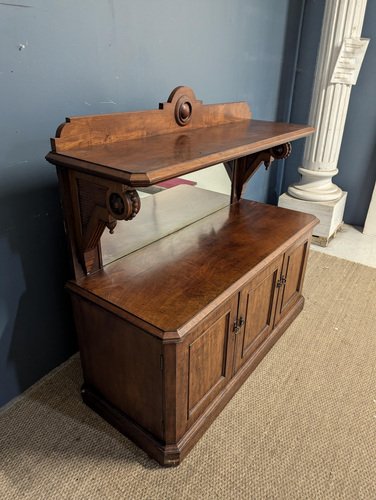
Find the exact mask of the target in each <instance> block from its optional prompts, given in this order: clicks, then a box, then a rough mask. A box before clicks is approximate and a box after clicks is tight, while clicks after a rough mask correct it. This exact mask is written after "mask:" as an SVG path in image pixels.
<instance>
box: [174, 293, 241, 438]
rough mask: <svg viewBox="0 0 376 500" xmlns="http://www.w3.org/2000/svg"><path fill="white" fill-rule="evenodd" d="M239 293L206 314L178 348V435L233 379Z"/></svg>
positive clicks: (182, 432)
mask: <svg viewBox="0 0 376 500" xmlns="http://www.w3.org/2000/svg"><path fill="white" fill-rule="evenodd" d="M238 302H239V294H236V295H234V296H232V297H231V298H230V299H229V300H227V301H226V302H225V303H224V304H222V305H221V306H219V307H217V309H215V310H214V311H213V312H212V313H211V314H209V315H208V316H206V317H205V318H204V319H203V320H202V321H201V322H200V323H199V324H198V325H197V326H195V327H194V328H193V329H192V330H191V331H190V332H189V334H187V335H186V337H185V341H184V343H183V344H181V345H180V347H179V349H178V359H179V363H180V366H181V369H180V370H179V372H178V373H177V393H178V394H179V395H180V398H179V400H180V403H179V405H178V406H177V420H176V425H177V435H178V436H181V435H182V434H184V432H185V431H186V430H187V429H188V428H189V427H190V426H191V425H192V424H193V423H194V422H195V421H196V420H197V418H198V417H199V416H200V415H201V414H202V413H203V412H204V411H205V410H206V408H207V407H208V406H209V405H210V403H211V402H212V401H213V400H214V399H216V398H217V397H218V396H219V395H220V394H221V392H222V391H223V389H224V388H225V387H226V385H227V384H228V382H229V380H230V379H231V374H232V362H233V353H234V351H233V349H234V334H233V326H234V321H235V318H236V314H237V309H238Z"/></svg>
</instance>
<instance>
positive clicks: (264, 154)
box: [225, 142, 291, 203]
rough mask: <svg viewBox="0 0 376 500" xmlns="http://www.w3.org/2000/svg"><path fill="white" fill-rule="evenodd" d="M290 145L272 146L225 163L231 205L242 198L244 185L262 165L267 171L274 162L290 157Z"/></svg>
mask: <svg viewBox="0 0 376 500" xmlns="http://www.w3.org/2000/svg"><path fill="white" fill-rule="evenodd" d="M290 154H291V144H290V143H289V142H286V143H285V144H281V145H279V146H274V147H272V148H269V149H265V150H263V151H259V152H258V153H253V154H251V155H248V156H243V157H241V158H237V159H236V160H232V161H229V162H225V167H226V171H227V173H228V175H229V177H230V179H231V182H232V189H231V203H234V202H236V201H239V200H240V198H241V197H242V193H243V189H244V185H245V184H246V182H247V181H249V179H250V178H251V177H252V175H253V174H254V173H255V172H256V170H257V169H258V168H259V167H260V166H261V164H262V163H264V165H265V168H266V169H268V168H269V167H270V165H271V163H272V162H273V161H274V160H282V159H285V158H287V157H288V156H290Z"/></svg>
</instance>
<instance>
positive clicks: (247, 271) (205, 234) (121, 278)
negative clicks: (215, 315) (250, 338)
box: [68, 200, 316, 334]
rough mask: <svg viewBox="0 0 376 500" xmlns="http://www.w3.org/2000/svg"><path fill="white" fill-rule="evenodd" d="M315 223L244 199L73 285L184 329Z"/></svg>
mask: <svg viewBox="0 0 376 500" xmlns="http://www.w3.org/2000/svg"><path fill="white" fill-rule="evenodd" d="M315 224H316V218H315V217H313V216H312V215H308V214H304V213H300V212H293V211H291V210H284V209H280V208H278V207H273V206H270V205H263V204H260V203H257V202H252V201H248V200H241V201H240V202H239V203H235V204H233V205H231V206H229V207H225V208H223V209H221V210H219V211H217V212H215V213H214V214H212V215H211V216H209V217H206V218H204V219H202V220H200V221H198V222H196V223H194V224H192V225H190V226H188V227H186V228H184V229H182V230H181V231H178V232H177V233H174V234H172V235H170V236H167V237H166V238H163V239H161V240H159V241H156V242H155V243H152V244H151V245H148V246H147V247H145V248H143V249H140V250H138V251H137V252H134V253H132V254H130V255H128V256H126V257H123V258H122V259H119V260H117V261H116V262H114V263H112V264H109V265H107V266H105V268H104V269H102V270H100V271H98V272H97V273H94V274H93V275H91V276H88V277H84V278H82V279H79V280H78V281H77V283H76V284H75V283H74V282H71V283H70V284H69V285H68V286H69V288H71V289H75V290H76V291H77V292H78V293H80V290H85V291H87V292H90V293H91V294H92V295H93V296H97V297H98V298H102V299H104V300H105V301H107V302H109V303H111V304H114V305H116V306H117V307H119V308H121V309H124V310H125V311H128V312H129V313H131V314H132V315H134V316H137V317H139V318H142V319H143V320H144V321H146V322H148V323H150V324H152V325H154V326H155V327H157V328H159V329H160V330H163V331H166V332H169V331H177V330H179V329H180V330H181V329H182V327H183V325H185V324H187V328H188V327H189V326H190V325H189V324H188V323H189V322H190V321H192V319H193V318H194V317H195V316H196V315H198V314H199V313H202V314H203V315H204V314H206V313H207V312H208V311H204V312H202V310H203V309H205V308H206V307H207V306H209V304H211V306H212V307H213V306H214V305H215V302H214V301H215V300H218V297H219V296H220V295H221V294H223V293H224V292H225V291H228V293H230V292H231V290H235V288H236V287H237V286H239V283H241V282H245V281H246V280H247V279H250V278H251V277H252V274H254V273H255V272H257V271H258V269H259V268H260V266H261V265H265V264H266V262H265V259H270V260H273V259H274V258H275V257H276V256H277V255H278V254H279V253H281V251H282V250H283V248H287V247H288V245H289V244H290V241H291V240H292V239H296V237H297V236H299V232H301V233H303V232H306V231H307V227H308V228H310V227H313V226H314V225H315ZM181 334H183V330H181Z"/></svg>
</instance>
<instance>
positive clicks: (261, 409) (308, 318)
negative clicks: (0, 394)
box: [0, 252, 376, 500]
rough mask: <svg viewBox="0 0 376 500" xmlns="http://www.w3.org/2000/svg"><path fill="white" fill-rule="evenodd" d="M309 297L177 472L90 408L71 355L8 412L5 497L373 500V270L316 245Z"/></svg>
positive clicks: (0, 463)
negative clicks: (81, 393) (83, 398)
mask: <svg viewBox="0 0 376 500" xmlns="http://www.w3.org/2000/svg"><path fill="white" fill-rule="evenodd" d="M304 295H305V297H306V305H305V309H304V311H303V312H302V313H301V315H300V316H299V317H298V318H297V320H296V321H295V322H294V324H293V325H292V326H291V327H290V328H289V330H288V331H287V332H286V333H285V334H284V335H283V337H282V338H281V339H280V340H279V341H278V343H277V344H276V345H275V347H274V348H273V349H272V350H271V352H270V353H269V354H268V355H267V356H266V358H265V359H264V360H263V361H262V363H261V364H260V365H259V367H258V368H257V369H256V370H255V371H254V372H253V374H252V375H251V376H250V378H249V379H248V381H247V382H246V383H245V384H244V385H243V387H242V388H241V390H240V391H239V392H238V394H237V395H236V396H235V397H234V398H233V400H232V401H231V402H230V403H229V405H228V406H227V407H226V408H225V410H224V411H223V412H222V414H221V415H220V416H219V417H218V418H217V420H216V421H215V422H214V424H213V425H212V426H211V428H210V429H209V430H208V431H207V432H206V434H205V435H204V437H203V438H202V439H201V441H200V442H199V443H198V444H197V445H196V447H195V448H194V449H193V451H192V452H191V453H190V455H189V456H188V457H187V458H186V459H185V461H184V462H183V463H182V464H181V465H180V466H179V467H178V468H175V469H163V468H161V467H159V466H158V465H157V464H156V463H155V462H154V461H152V460H150V459H149V458H148V457H147V456H146V455H145V454H144V453H143V452H142V451H141V450H139V449H138V448H137V447H136V446H135V445H133V444H132V443H131V442H130V441H128V440H127V439H126V438H124V437H123V436H122V435H120V434H119V433H118V432H117V431H115V430H114V429H112V428H111V427H110V426H109V425H108V424H106V423H105V422H104V421H103V420H101V418H100V417H98V416H96V415H95V414H94V413H93V412H92V411H91V410H89V409H88V408H86V407H85V406H84V404H83V403H82V402H81V400H80V396H79V388H80V384H81V373H80V366H79V360H78V358H77V356H75V357H73V358H72V359H70V360H69V361H68V362H67V363H65V364H64V365H63V366H61V367H59V368H58V369H57V370H55V371H54V372H52V373H51V374H49V375H48V376H47V377H45V378H44V379H43V380H42V381H40V382H39V383H38V384H36V385H35V386H33V387H32V388H31V389H29V390H28V391H27V392H26V393H25V394H24V395H23V396H22V397H21V398H19V399H18V400H16V401H15V402H14V403H12V404H11V405H10V406H8V407H7V408H6V409H5V410H3V411H2V413H1V414H0V498H1V499H2V500H6V499H19V498H26V499H38V500H39V499H90V500H94V499H100V500H103V499H123V498H124V499H194V500H195V499H218V498H219V499H226V500H228V499H268V500H270V499H289V500H292V499H349V500H357V499H367V500H369V499H375V498H376V300H375V295H376V269H372V268H368V267H365V266H361V265H359V264H355V263H352V262H348V261H345V260H340V259H336V258H334V257H328V256H325V255H323V254H321V253H318V252H311V256H310V261H309V265H308V270H307V278H306V284H305V290H304Z"/></svg>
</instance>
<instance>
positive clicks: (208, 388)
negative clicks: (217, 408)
mask: <svg viewBox="0 0 376 500" xmlns="http://www.w3.org/2000/svg"><path fill="white" fill-rule="evenodd" d="M229 329H230V325H229V315H228V314H226V315H225V316H222V317H221V318H220V319H219V320H218V321H216V322H215V323H214V325H213V326H211V327H210V328H208V329H207V330H205V331H204V332H203V333H202V334H201V336H200V337H198V338H197V339H196V340H195V341H194V342H192V344H190V346H189V367H188V370H189V389H188V391H189V392H188V394H189V397H188V410H189V413H192V411H194V409H195V407H196V406H197V405H198V404H199V403H200V402H201V403H202V402H203V399H205V398H208V397H210V395H211V393H213V392H217V391H218V389H219V388H220V386H221V383H223V381H224V378H225V377H226V358H227V342H228V335H229Z"/></svg>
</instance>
